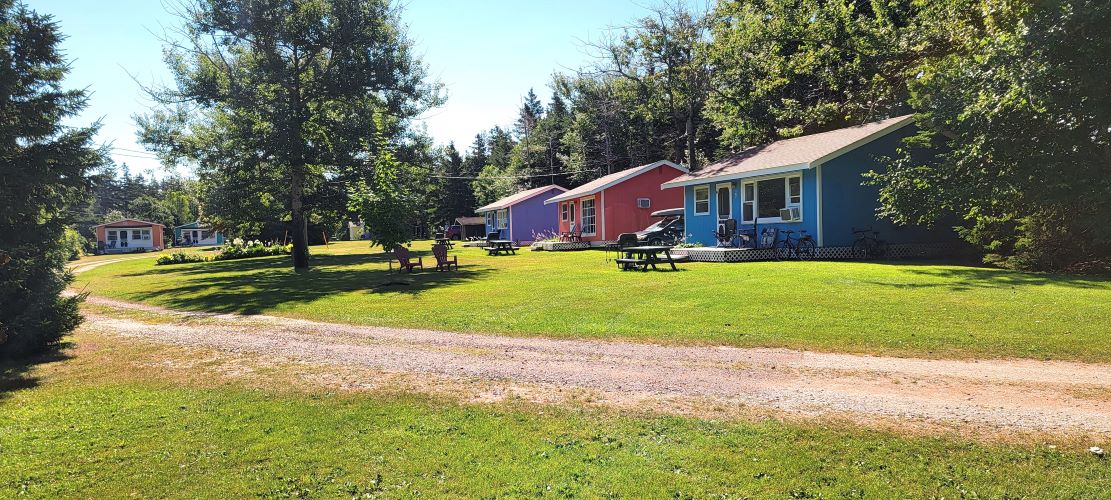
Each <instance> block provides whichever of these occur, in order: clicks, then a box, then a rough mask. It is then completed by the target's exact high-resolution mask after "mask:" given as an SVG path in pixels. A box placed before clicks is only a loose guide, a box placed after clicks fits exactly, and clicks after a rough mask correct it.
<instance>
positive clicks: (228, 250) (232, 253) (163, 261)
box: [155, 238, 293, 265]
mask: <svg viewBox="0 0 1111 500" xmlns="http://www.w3.org/2000/svg"><path fill="white" fill-rule="evenodd" d="M292 252H293V245H278V244H266V243H263V242H261V241H258V240H253V241H243V239H242V238H236V239H234V240H232V242H231V243H225V244H224V246H223V247H221V248H220V253H218V254H216V255H213V256H205V255H201V254H199V253H195V252H194V253H185V252H174V253H171V254H169V255H163V256H161V257H159V258H158V260H157V261H156V262H155V264H158V265H167V264H186V263H190V262H212V261H215V260H235V259H249V258H251V257H267V256H270V255H289V254H290V253H292Z"/></svg>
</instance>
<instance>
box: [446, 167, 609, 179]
mask: <svg viewBox="0 0 1111 500" xmlns="http://www.w3.org/2000/svg"><path fill="white" fill-rule="evenodd" d="M583 172H590V170H573V171H570V172H560V173H559V174H555V175H571V174H579V173H583ZM552 175H553V174H551V173H548V174H535V175H498V176H491V177H482V176H475V177H471V176H465V175H435V174H429V175H428V176H429V177H433V178H436V179H463V180H472V181H473V180H479V179H491V180H493V179H532V178H535V177H552Z"/></svg>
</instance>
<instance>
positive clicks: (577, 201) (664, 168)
mask: <svg viewBox="0 0 1111 500" xmlns="http://www.w3.org/2000/svg"><path fill="white" fill-rule="evenodd" d="M686 173H688V172H687V169H686V167H684V166H682V165H679V164H676V163H672V162H669V161H667V160H661V161H658V162H655V163H649V164H648V165H641V166H639V167H633V168H630V169H628V170H622V171H620V172H614V173H612V174H609V175H607V176H605V177H601V178H598V179H595V180H593V181H590V182H588V183H586V184H583V185H582V186H579V187H577V188H575V189H572V190H570V191H567V192H565V193H562V194H560V195H558V196H555V197H553V198H548V199H547V200H546V201H545V202H544V204H546V205H550V204H553V203H554V204H557V207H558V208H559V210H558V211H557V212H558V214H557V217H559V232H561V233H567V232H570V233H578V232H579V228H582V238H583V241H589V242H597V243H600V242H604V241H615V240H617V235H619V234H621V233H633V232H636V231H640V230H641V229H644V228H645V227H648V225H649V224H651V223H652V221H651V220H650V219H649V214H651V213H652V212H655V211H657V210H663V209H665V208H682V207H683V194H682V193H681V192H680V193H676V192H675V191H681V190H678V189H667V190H664V189H660V185H661V184H663V183H665V182H667V181H670V180H672V179H674V178H676V177H679V176H680V175H683V174H686Z"/></svg>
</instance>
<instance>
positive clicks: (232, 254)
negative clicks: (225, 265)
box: [212, 238, 293, 260]
mask: <svg viewBox="0 0 1111 500" xmlns="http://www.w3.org/2000/svg"><path fill="white" fill-rule="evenodd" d="M291 253H293V245H278V244H266V243H263V242H261V241H259V240H252V241H243V239H242V238H236V239H234V240H232V242H231V243H226V244H224V246H223V248H221V249H220V253H218V254H216V255H215V256H214V257H212V260H233V259H249V258H251V257H267V256H270V255H289V254H291Z"/></svg>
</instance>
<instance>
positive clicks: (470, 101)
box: [27, 0, 657, 176]
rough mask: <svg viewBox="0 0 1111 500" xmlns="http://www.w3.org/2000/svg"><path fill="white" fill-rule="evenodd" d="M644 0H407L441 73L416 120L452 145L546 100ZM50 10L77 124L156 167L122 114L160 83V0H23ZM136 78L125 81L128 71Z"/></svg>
mask: <svg viewBox="0 0 1111 500" xmlns="http://www.w3.org/2000/svg"><path fill="white" fill-rule="evenodd" d="M656 3H657V2H656V1H654V0H644V1H633V0H593V1H591V0H559V1H548V0H543V1H541V0H531V1H510V0H468V1H464V0H408V2H407V3H405V4H404V5H405V9H404V13H403V15H402V18H403V21H404V22H405V24H407V25H408V26H409V35H410V37H411V38H412V39H413V41H414V42H415V45H416V47H417V53H418V54H420V55H421V56H422V58H423V59H424V61H425V63H426V64H427V65H428V67H429V69H430V74H431V75H432V76H433V77H434V78H436V79H439V80H440V81H442V82H443V83H444V84H445V86H446V88H447V92H448V96H449V97H448V103H447V105H445V106H444V107H442V108H438V109H434V110H431V111H429V112H428V113H426V115H425V116H424V117H423V118H424V119H423V123H424V124H425V125H426V126H427V127H428V132H429V133H430V134H431V135H432V136H433V137H434V138H435V139H436V142H438V143H447V142H449V141H455V142H456V146H458V147H459V149H460V150H463V149H465V148H466V147H467V146H469V145H470V143H471V142H472V140H473V138H474V135H475V134H476V133H478V132H480V131H483V130H486V129H488V128H490V127H492V126H494V125H503V126H508V125H510V124H511V123H512V121H513V116H514V114H515V113H516V110H517V108H518V106H519V105H520V101H521V98H522V97H523V96H524V94H525V93H526V92H528V89H529V88H530V87H534V88H535V89H536V92H537V94H539V95H540V97H541V99H542V100H543V101H544V102H545V103H546V102H547V101H548V98H549V97H550V91H549V89H548V88H547V83H548V81H549V80H550V76H551V74H552V73H553V72H554V71H559V70H564V69H566V68H577V67H579V66H581V65H582V64H584V63H586V62H588V61H589V60H590V57H589V56H588V55H587V52H586V49H585V48H584V46H583V42H584V41H586V40H598V39H599V38H600V37H601V36H603V34H604V32H605V30H606V29H607V28H609V27H611V26H624V25H627V24H629V23H630V22H632V21H633V20H635V19H637V18H640V17H643V16H645V15H647V14H648V10H647V8H646V6H650V5H654V4H656ZM27 4H28V5H29V6H30V7H31V8H32V9H34V10H36V11H38V12H40V13H43V14H51V15H53V16H54V17H55V18H56V20H57V21H58V22H59V23H60V24H61V28H62V31H63V33H65V35H66V36H67V37H68V38H67V39H66V41H65V42H64V43H63V49H64V50H65V52H66V56H67V58H69V59H70V60H71V61H72V72H71V73H70V75H69V77H68V78H67V85H68V86H69V87H78V88H88V89H89V90H90V91H91V92H92V101H91V105H90V107H89V109H88V110H87V111H86V112H85V113H84V114H83V115H82V116H81V117H80V119H79V122H78V123H88V122H91V121H93V120H95V119H101V120H102V129H101V132H100V136H99V139H100V140H101V141H102V142H104V143H110V144H112V145H113V147H114V148H115V149H113V156H114V158H115V160H116V162H117V163H125V162H126V163H127V164H128V165H129V166H130V169H131V172H132V173H145V172H147V171H151V172H154V173H155V174H156V175H158V176H161V175H163V173H164V172H163V171H162V168H161V167H160V166H159V165H158V162H157V161H155V160H153V159H151V158H150V155H149V154H147V153H143V152H142V151H143V148H142V147H141V146H139V145H138V144H136V142H135V129H134V124H133V121H132V119H131V116H132V115H133V114H135V113H141V112H144V111H145V110H147V109H149V107H150V105H151V103H150V102H149V101H148V100H147V99H146V98H145V97H144V96H143V94H142V92H141V91H140V87H139V83H142V84H145V85H150V84H159V83H166V82H167V81H168V79H169V74H168V73H167V71H166V70H165V66H164V65H163V63H162V47H161V44H160V43H159V41H158V39H157V38H156V34H157V33H161V32H162V30H163V27H169V26H175V25H176V24H177V22H176V19H175V18H174V17H173V16H172V15H170V14H168V13H167V12H166V9H165V7H164V4H163V1H160V0H109V1H92V0H27ZM129 75H134V77H135V78H136V79H137V80H138V82H139V83H137V82H136V81H134V80H133V79H132V76H129Z"/></svg>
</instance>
